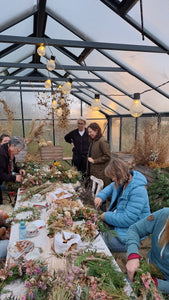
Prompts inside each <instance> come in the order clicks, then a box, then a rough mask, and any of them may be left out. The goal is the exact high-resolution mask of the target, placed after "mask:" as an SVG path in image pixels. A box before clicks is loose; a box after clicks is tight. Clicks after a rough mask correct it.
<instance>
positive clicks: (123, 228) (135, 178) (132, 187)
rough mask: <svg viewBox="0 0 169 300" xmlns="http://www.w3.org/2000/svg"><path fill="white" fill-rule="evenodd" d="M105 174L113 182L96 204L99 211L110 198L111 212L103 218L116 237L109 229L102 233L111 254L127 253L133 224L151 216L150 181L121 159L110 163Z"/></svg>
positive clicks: (96, 200)
mask: <svg viewBox="0 0 169 300" xmlns="http://www.w3.org/2000/svg"><path fill="white" fill-rule="evenodd" d="M105 174H106V176H108V177H110V178H111V179H112V181H113V182H112V183H111V184H109V185H108V186H107V187H105V188H104V189H103V190H102V191H101V192H100V193H99V194H97V196H96V198H95V199H94V204H95V207H96V209H98V208H99V207H100V206H101V205H102V203H104V202H105V201H106V199H107V198H108V197H111V203H110V206H109V209H108V211H107V212H105V213H103V214H102V215H101V219H102V220H103V221H104V222H105V223H107V224H108V225H109V227H110V229H112V230H114V231H115V232H116V233H117V236H116V237H115V236H113V235H112V234H111V230H110V231H109V232H106V233H105V234H103V238H104V240H105V243H106V244H107V246H108V248H109V249H110V250H111V251H114V252H125V251H126V235H127V230H128V228H129V227H130V225H132V224H134V223H136V222H137V221H139V220H141V219H143V218H144V217H146V216H148V215H150V206H149V199H148V194H147V189H146V185H147V180H146V178H145V177H144V175H142V174H141V173H140V172H137V171H134V170H129V167H128V165H127V163H125V162H124V161H123V160H121V159H118V158H116V159H113V160H112V161H111V162H110V163H109V164H108V166H107V167H106V168H105Z"/></svg>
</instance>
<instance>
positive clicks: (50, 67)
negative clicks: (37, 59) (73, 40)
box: [46, 55, 55, 71]
mask: <svg viewBox="0 0 169 300" xmlns="http://www.w3.org/2000/svg"><path fill="white" fill-rule="evenodd" d="M46 67H47V69H48V70H49V71H53V70H54V69H55V56H53V55H51V58H50V60H48V62H47V64H46Z"/></svg>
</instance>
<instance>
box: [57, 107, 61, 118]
mask: <svg viewBox="0 0 169 300" xmlns="http://www.w3.org/2000/svg"><path fill="white" fill-rule="evenodd" d="M56 115H57V116H58V117H61V115H62V108H61V107H59V108H58V110H57V112H56Z"/></svg>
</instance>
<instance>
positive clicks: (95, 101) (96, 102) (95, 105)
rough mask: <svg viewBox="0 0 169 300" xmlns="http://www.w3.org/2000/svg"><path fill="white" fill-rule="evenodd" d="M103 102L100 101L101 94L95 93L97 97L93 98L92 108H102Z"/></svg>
mask: <svg viewBox="0 0 169 300" xmlns="http://www.w3.org/2000/svg"><path fill="white" fill-rule="evenodd" d="M101 105H102V104H101V102H100V95H99V94H95V98H94V99H93V101H92V104H91V109H92V110H93V111H99V110H100V108H101Z"/></svg>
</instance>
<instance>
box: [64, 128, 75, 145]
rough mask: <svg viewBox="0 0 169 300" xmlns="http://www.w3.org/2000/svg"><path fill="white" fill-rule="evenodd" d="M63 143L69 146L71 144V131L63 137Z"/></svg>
mask: <svg viewBox="0 0 169 300" xmlns="http://www.w3.org/2000/svg"><path fill="white" fill-rule="evenodd" d="M64 139H65V141H66V142H67V143H69V144H71V143H72V140H73V134H72V131H71V132H69V133H68V134H66V135H65V137H64Z"/></svg>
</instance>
